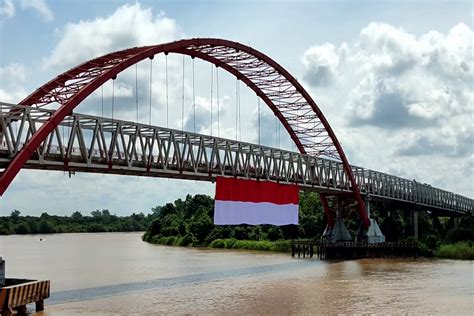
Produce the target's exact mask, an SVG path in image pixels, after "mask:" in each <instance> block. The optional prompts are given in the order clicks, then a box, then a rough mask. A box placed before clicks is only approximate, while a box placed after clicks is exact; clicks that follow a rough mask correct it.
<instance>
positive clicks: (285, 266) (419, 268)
mask: <svg viewBox="0 0 474 316" xmlns="http://www.w3.org/2000/svg"><path fill="white" fill-rule="evenodd" d="M140 237H141V233H104V234H58V235H46V236H39V235H34V236H31V235H30V236H1V237H0V256H3V257H4V259H6V269H7V271H6V274H7V277H19V278H33V279H49V280H51V297H50V298H49V299H48V300H46V306H45V311H44V312H41V313H38V314H37V315H48V316H55V315H161V314H272V315H274V314H278V315H280V314H306V315H321V314H329V315H340V314H345V315H352V314H359V315H360V314H377V315H387V314H396V315H399V314H404V315H406V314H410V315H413V314H414V315H420V314H422V315H425V314H431V315H432V314H440V315H474V310H473V307H474V273H473V272H474V270H473V263H472V262H470V261H457V260H437V259H421V258H418V259H367V260H354V261H339V262H334V261H320V260H318V259H312V260H307V259H305V260H303V259H300V260H299V259H292V258H291V257H290V256H289V254H274V253H265V252H244V251H228V250H226V251H224V250H222V251H221V250H209V249H193V248H179V247H166V246H156V245H150V244H147V243H145V242H142V241H141V238H140ZM40 238H42V239H43V241H40ZM28 309H29V310H30V311H34V306H28ZM33 314H34V313H33Z"/></svg>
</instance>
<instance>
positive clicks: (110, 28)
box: [44, 3, 182, 70]
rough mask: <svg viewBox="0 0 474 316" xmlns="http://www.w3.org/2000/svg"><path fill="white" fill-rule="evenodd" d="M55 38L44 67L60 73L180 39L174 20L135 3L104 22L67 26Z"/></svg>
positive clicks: (125, 6) (117, 11) (84, 22)
mask: <svg viewBox="0 0 474 316" xmlns="http://www.w3.org/2000/svg"><path fill="white" fill-rule="evenodd" d="M57 34H58V35H60V38H59V42H58V44H57V45H56V47H55V48H54V50H53V51H52V53H51V55H50V56H48V57H47V58H46V59H45V60H44V66H45V67H56V68H60V69H61V70H64V69H66V68H68V67H71V66H75V65H77V64H79V63H81V62H84V61H85V60H87V59H90V58H93V57H98V56H100V55H103V54H105V53H109V52H112V51H116V50H120V49H125V48H129V47H134V46H143V45H151V44H155V43H164V42H168V41H171V40H175V39H177V38H179V37H180V36H182V33H181V31H180V30H179V28H178V26H177V25H176V23H175V21H174V20H172V19H169V18H167V17H165V16H164V14H163V13H161V12H160V13H159V14H156V15H155V14H154V13H153V11H152V10H151V9H150V8H144V7H142V6H141V5H140V4H139V3H136V4H134V5H128V4H127V5H124V6H122V7H120V8H118V9H117V10H116V11H115V12H114V13H113V14H112V15H110V16H107V17H105V18H104V17H97V18H96V19H94V20H91V21H89V20H87V21H83V20H81V21H80V22H78V23H68V24H67V25H66V26H65V27H64V28H63V29H61V30H58V31H57Z"/></svg>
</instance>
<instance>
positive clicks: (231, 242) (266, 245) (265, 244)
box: [209, 238, 290, 252]
mask: <svg viewBox="0 0 474 316" xmlns="http://www.w3.org/2000/svg"><path fill="white" fill-rule="evenodd" d="M209 247H210V248H224V249H245V250H263V251H277V252H287V251H289V250H290V241H289V240H277V241H268V240H237V239H234V238H230V239H216V240H214V241H212V242H211V243H210V244H209Z"/></svg>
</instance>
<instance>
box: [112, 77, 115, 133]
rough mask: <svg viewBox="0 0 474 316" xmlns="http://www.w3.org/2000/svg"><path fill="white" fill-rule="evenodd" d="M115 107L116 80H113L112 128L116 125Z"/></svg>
mask: <svg viewBox="0 0 474 316" xmlns="http://www.w3.org/2000/svg"><path fill="white" fill-rule="evenodd" d="M114 107H115V79H112V126H113V123H114Z"/></svg>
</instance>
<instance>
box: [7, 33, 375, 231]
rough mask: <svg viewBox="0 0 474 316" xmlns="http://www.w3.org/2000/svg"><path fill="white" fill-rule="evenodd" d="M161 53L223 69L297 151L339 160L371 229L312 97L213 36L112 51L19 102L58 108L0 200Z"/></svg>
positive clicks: (267, 62)
mask: <svg viewBox="0 0 474 316" xmlns="http://www.w3.org/2000/svg"><path fill="white" fill-rule="evenodd" d="M160 53H165V54H168V53H177V54H184V55H189V56H191V57H193V58H196V57H197V58H200V59H203V60H205V61H208V62H210V63H212V64H214V65H216V66H217V67H221V68H223V69H225V70H226V71H228V72H229V73H231V74H233V75H234V76H235V77H237V78H238V79H239V80H241V81H242V82H244V83H245V84H246V85H247V86H248V87H249V88H250V89H252V90H253V91H254V92H255V93H256V94H257V95H258V96H259V97H260V98H262V100H264V102H265V103H266V104H267V105H268V106H269V107H270V109H271V110H272V111H273V113H274V114H275V115H276V116H277V117H278V119H279V120H280V122H281V123H282V124H283V126H284V127H285V129H286V130H287V132H288V133H289V135H290V137H291V139H292V140H293V141H294V143H295V144H296V146H297V147H298V150H299V151H300V152H301V153H303V154H309V155H314V156H324V157H329V158H333V159H338V160H340V161H341V162H342V163H343V166H344V171H345V173H346V175H347V177H348V179H349V181H350V183H351V189H352V191H353V194H354V197H355V199H356V201H357V202H358V209H359V215H360V217H361V219H362V220H363V224H364V225H365V226H366V227H368V226H369V225H370V222H369V220H368V217H367V213H366V211H365V205H364V202H363V200H362V198H361V195H360V191H359V188H358V186H357V183H356V181H355V178H354V176H353V174H352V169H351V167H350V165H349V162H348V160H347V157H346V155H345V154H344V151H343V149H342V147H341V145H340V143H339V141H338V140H337V137H336V135H335V133H334V131H333V130H332V128H331V126H330V125H329V123H328V121H327V120H326V118H325V117H324V115H323V113H322V112H321V110H320V109H319V107H318V106H317V105H316V103H315V102H314V100H313V99H312V98H311V96H310V95H309V94H308V93H307V92H306V91H305V89H303V87H302V86H301V85H300V84H299V83H298V81H297V80H296V79H295V78H294V77H293V76H292V75H291V74H290V73H289V72H288V71H286V70H285V69H284V68H283V67H282V66H280V65H279V64H278V63H277V62H275V61H274V60H273V59H271V58H270V57H268V56H267V55H265V54H263V53H261V52H259V51H257V50H255V49H253V48H251V47H249V46H246V45H243V44H240V43H237V42H233V41H228V40H222V39H214V38H196V39H187V40H179V41H175V42H171V43H166V44H160V45H154V46H143V47H134V48H130V49H126V50H122V51H118V52H113V53H110V54H107V55H104V56H101V57H98V58H95V59H92V60H89V61H87V62H85V63H83V64H81V65H79V66H76V67H75V68H72V69H70V70H68V71H66V72H64V73H63V74H61V75H59V76H57V77H56V78H54V79H53V80H51V81H50V82H48V83H46V84H45V85H43V86H42V87H40V88H38V89H37V90H36V91H34V92H33V93H32V94H30V95H29V96H28V97H26V98H25V99H24V100H23V101H21V102H20V104H21V105H27V106H37V107H41V106H46V105H48V106H54V105H56V106H57V109H56V111H55V113H54V114H53V115H52V116H51V117H50V118H49V119H48V121H46V122H45V123H44V124H43V125H42V126H41V127H40V128H39V129H38V130H37V131H36V133H35V134H34V135H33V136H32V137H31V138H30V140H29V141H28V142H27V143H26V144H25V146H24V147H23V148H22V149H21V150H20V152H19V153H18V154H17V155H16V156H15V157H14V158H13V160H12V162H11V163H10V164H9V166H8V167H7V168H6V169H5V171H4V172H3V174H2V176H1V178H0V196H1V195H3V193H4V192H5V190H6V189H7V188H8V186H9V185H10V183H11V182H12V181H13V179H14V178H15V176H16V175H17V173H18V172H19V171H20V169H21V168H22V167H23V165H24V164H25V163H26V161H27V160H28V159H29V157H30V156H31V154H32V153H33V152H34V151H35V150H36V149H37V148H38V146H39V145H40V144H41V143H42V142H43V141H44V140H45V139H46V137H47V136H48V134H49V133H50V132H51V131H53V129H54V128H55V127H56V126H57V125H58V124H59V123H60V122H61V121H62V120H63V119H64V117H65V116H66V115H67V114H69V113H71V112H72V111H73V110H74V108H75V107H76V106H78V105H79V104H80V103H81V102H82V101H83V100H84V99H85V98H86V97H87V96H89V95H90V94H91V93H92V92H94V91H95V90H96V89H97V88H99V87H100V86H101V85H103V84H104V83H105V82H106V81H108V80H110V79H115V78H116V76H117V74H119V73H120V72H122V71H123V70H125V69H127V68H128V67H130V66H132V65H134V64H136V63H138V62H139V61H141V60H143V59H146V58H150V59H152V58H153V57H154V55H156V54H160Z"/></svg>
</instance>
